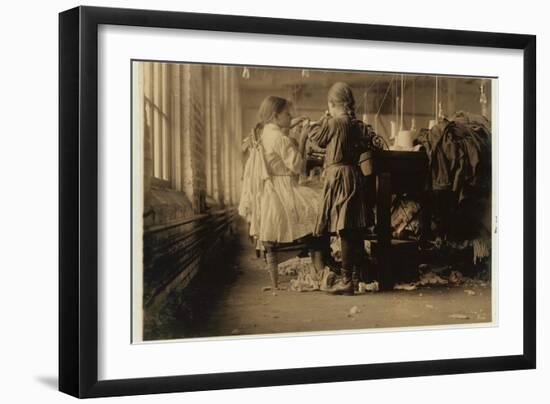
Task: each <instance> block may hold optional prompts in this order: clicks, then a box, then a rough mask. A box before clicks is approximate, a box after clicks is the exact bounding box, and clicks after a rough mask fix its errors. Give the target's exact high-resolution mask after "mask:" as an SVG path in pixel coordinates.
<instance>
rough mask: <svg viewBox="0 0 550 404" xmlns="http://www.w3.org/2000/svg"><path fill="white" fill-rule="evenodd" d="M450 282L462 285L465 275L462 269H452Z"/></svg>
mask: <svg viewBox="0 0 550 404" xmlns="http://www.w3.org/2000/svg"><path fill="white" fill-rule="evenodd" d="M449 282H450V283H452V284H453V285H460V284H461V283H462V282H464V275H462V272H460V271H451V273H450V274H449Z"/></svg>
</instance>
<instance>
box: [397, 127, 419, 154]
mask: <svg viewBox="0 0 550 404" xmlns="http://www.w3.org/2000/svg"><path fill="white" fill-rule="evenodd" d="M414 138H415V133H414V132H413V131H412V130H400V131H399V133H398V134H397V138H396V139H395V147H396V149H402V150H410V149H412V148H413V142H414Z"/></svg>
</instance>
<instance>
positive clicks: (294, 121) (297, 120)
mask: <svg viewBox="0 0 550 404" xmlns="http://www.w3.org/2000/svg"><path fill="white" fill-rule="evenodd" d="M306 120H309V118H308V117H307V116H298V117H296V118H292V120H291V121H290V127H291V128H293V127H295V126H296V125H298V124H299V123H301V122H302V121H306Z"/></svg>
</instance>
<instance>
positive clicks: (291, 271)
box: [278, 257, 313, 276]
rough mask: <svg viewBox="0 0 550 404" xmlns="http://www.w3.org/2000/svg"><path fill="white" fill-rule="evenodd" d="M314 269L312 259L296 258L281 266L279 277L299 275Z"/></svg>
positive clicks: (284, 262)
mask: <svg viewBox="0 0 550 404" xmlns="http://www.w3.org/2000/svg"><path fill="white" fill-rule="evenodd" d="M310 267H311V268H313V264H312V263H311V258H310V257H304V258H300V257H294V258H291V259H289V260H286V261H283V262H281V263H280V264H279V266H278V268H279V275H290V276H295V275H298V274H299V273H300V272H301V271H303V270H304V269H305V270H309V269H310Z"/></svg>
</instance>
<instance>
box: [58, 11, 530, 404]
mask: <svg viewBox="0 0 550 404" xmlns="http://www.w3.org/2000/svg"><path fill="white" fill-rule="evenodd" d="M100 24H112V25H124V26H140V27H158V28H181V29H194V30H209V31H224V32H241V33H258V34H276V35H290V36H309V37H322V38H343V39H359V40H370V41H390V42H404V43H422V44H439V45H463V46H476V47H487V48H508V49H519V50H522V51H523V61H524V62H523V67H524V73H523V85H524V87H523V117H524V118H523V119H524V121H523V150H524V155H523V170H524V171H523V181H524V187H523V203H524V207H523V219H524V229H523V252H524V258H523V354H521V355H513V356H496V357H483V358H467V359H446V360H428V361H416V362H401V363H381V364H362V365H350V366H337V367H315V368H307V369H303V368H295V369H281V370H262V371H250V372H235V373H218V374H206V375H181V376H170V377H152V378H140V379H123V380H108V381H98V376H97V374H98V337H97V336H98V323H97V313H98V282H97V276H98V269H97V267H98V104H97V103H98V66H97V61H98V26H99V25H100ZM59 99H60V102H59V156H60V157H59V170H60V171H59V218H60V219H59V234H60V236H59V390H60V391H62V392H65V393H67V394H70V395H73V396H75V397H81V398H84V397H103V396H120V395H134V394H150V393H167V392H184V391H197V390H211V389H227V388H243V387H260V386H275V385H291V384H301V383H326V382H337V381H352V380H364V379H382V378H397V377H412V376H428V375H442V374H459V373H469V372H489V371H502V370H514V369H533V368H535V367H536V288H535V285H536V274H535V268H536V247H535V246H536V242H535V241H536V240H535V237H536V235H535V233H536V227H535V226H536V224H535V219H536V213H535V211H536V209H535V204H536V202H535V200H536V190H535V183H536V176H535V175H536V169H535V166H536V160H535V147H536V137H535V135H536V133H535V130H536V129H535V128H536V112H535V103H536V37H535V36H533V35H518V34H504V33H488V32H472V31H457V30H442V29H425V28H408V27H396V26H381V25H366V24H350V23H340V22H324V21H303V20H288V19H277V18H260V17H246V16H228V15H214V14H197V13H184V12H167V11H152V10H132V9H112V8H97V7H77V8H74V9H71V10H68V11H64V12H62V13H60V15H59Z"/></svg>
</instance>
